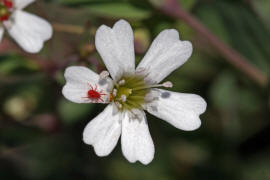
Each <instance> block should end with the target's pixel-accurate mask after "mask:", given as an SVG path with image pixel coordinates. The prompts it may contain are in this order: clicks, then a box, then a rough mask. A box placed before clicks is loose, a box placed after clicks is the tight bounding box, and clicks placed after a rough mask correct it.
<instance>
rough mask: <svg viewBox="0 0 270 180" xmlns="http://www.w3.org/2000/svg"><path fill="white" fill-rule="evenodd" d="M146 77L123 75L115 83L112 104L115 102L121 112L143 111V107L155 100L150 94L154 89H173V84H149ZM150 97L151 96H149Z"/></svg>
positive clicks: (111, 98) (111, 96)
mask: <svg viewBox="0 0 270 180" xmlns="http://www.w3.org/2000/svg"><path fill="white" fill-rule="evenodd" d="M144 78H145V77H144V75H138V74H132V75H123V76H122V78H120V81H118V82H117V83H115V85H114V89H113V91H112V92H111V95H110V102H112V101H113V102H114V103H115V104H116V106H117V107H118V109H119V110H120V111H123V110H129V111H130V110H132V109H143V105H144V104H145V103H147V102H150V101H152V100H153V98H154V97H151V93H149V91H150V89H151V88H153V87H172V84H171V82H165V83H163V84H154V85H151V84H147V83H146V82H145V80H144ZM149 95H150V96H149Z"/></svg>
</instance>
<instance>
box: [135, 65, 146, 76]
mask: <svg viewBox="0 0 270 180" xmlns="http://www.w3.org/2000/svg"><path fill="white" fill-rule="evenodd" d="M145 70H146V69H145V68H143V67H139V68H137V69H136V72H135V73H136V74H137V75H144V73H145Z"/></svg>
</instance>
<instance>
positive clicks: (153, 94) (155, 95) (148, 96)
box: [144, 91, 159, 102]
mask: <svg viewBox="0 0 270 180" xmlns="http://www.w3.org/2000/svg"><path fill="white" fill-rule="evenodd" d="M158 95H159V94H158V93H156V92H155V91H151V92H149V93H147V94H146V95H145V98H144V100H145V101H146V102H151V101H153V100H155V99H158Z"/></svg>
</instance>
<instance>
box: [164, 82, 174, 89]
mask: <svg viewBox="0 0 270 180" xmlns="http://www.w3.org/2000/svg"><path fill="white" fill-rule="evenodd" d="M162 85H163V86H164V87H166V88H171V87H173V84H172V82H171V81H166V82H164V83H163V84H162Z"/></svg>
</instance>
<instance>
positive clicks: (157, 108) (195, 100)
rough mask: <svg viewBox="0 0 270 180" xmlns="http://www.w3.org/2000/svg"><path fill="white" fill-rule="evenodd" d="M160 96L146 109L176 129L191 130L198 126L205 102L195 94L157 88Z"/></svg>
mask: <svg viewBox="0 0 270 180" xmlns="http://www.w3.org/2000/svg"><path fill="white" fill-rule="evenodd" d="M153 91H159V92H160V97H159V99H158V100H157V101H156V102H155V103H154V104H148V105H147V111H148V112H149V113H151V114H153V115H155V116H157V117H159V118H160V119H163V120H165V121H167V122H168V123H170V124H172V125H173V126H175V127H176V128H178V129H182V130H186V131H192V130H195V129H197V128H199V127H200V125H201V120H200V118H199V115H200V114H202V113H204V111H205V110H206V102H205V101H204V99H203V98H201V97H200V96H198V95H196V94H185V93H177V92H172V91H166V90H162V89H157V90H153Z"/></svg>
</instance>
